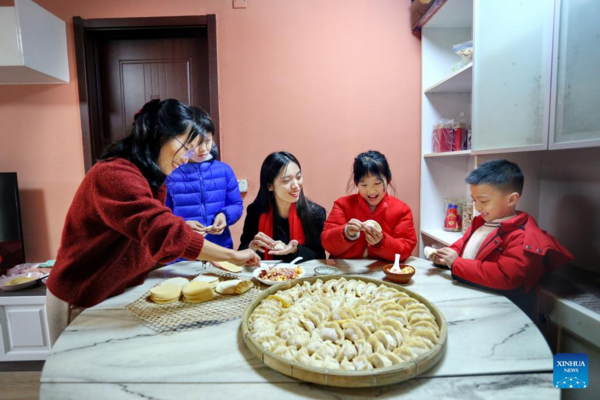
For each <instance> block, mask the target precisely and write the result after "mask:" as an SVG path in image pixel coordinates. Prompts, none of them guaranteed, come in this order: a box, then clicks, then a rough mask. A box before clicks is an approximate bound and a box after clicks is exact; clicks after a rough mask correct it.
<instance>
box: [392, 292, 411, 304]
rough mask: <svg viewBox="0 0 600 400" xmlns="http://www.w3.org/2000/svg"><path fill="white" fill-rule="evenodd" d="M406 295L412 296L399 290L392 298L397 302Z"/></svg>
mask: <svg viewBox="0 0 600 400" xmlns="http://www.w3.org/2000/svg"><path fill="white" fill-rule="evenodd" d="M405 297H410V296H409V295H407V294H406V293H404V292H397V293H394V294H393V295H392V297H390V300H393V301H395V302H396V303H397V302H398V301H400V300H401V299H403V298H405Z"/></svg>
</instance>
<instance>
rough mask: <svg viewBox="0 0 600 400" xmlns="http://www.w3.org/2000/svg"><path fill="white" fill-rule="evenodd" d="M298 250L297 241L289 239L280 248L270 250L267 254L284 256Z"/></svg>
mask: <svg viewBox="0 0 600 400" xmlns="http://www.w3.org/2000/svg"><path fill="white" fill-rule="evenodd" d="M297 251H298V241H297V240H290V242H289V243H288V244H287V245H286V246H285V248H283V249H281V250H271V251H269V254H271V255H273V256H284V255H286V254H295V253H296V252H297Z"/></svg>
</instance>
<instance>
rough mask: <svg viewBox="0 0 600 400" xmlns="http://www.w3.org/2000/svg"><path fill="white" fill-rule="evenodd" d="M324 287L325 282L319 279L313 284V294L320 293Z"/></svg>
mask: <svg viewBox="0 0 600 400" xmlns="http://www.w3.org/2000/svg"><path fill="white" fill-rule="evenodd" d="M322 286H323V281H322V280H321V279H317V280H316V281H315V282H314V283H313V284H312V292H313V293H314V292H318V291H319V290H320V289H321V287H322Z"/></svg>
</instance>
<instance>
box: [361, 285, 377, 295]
mask: <svg viewBox="0 0 600 400" xmlns="http://www.w3.org/2000/svg"><path fill="white" fill-rule="evenodd" d="M376 290H377V285H376V284H374V283H373V282H369V283H367V287H366V288H365V294H364V295H365V296H366V295H370V294H373V293H375V291H376Z"/></svg>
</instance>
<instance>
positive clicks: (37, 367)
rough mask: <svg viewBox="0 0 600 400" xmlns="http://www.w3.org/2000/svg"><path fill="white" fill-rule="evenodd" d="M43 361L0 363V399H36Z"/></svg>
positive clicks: (38, 396) (38, 395) (38, 393)
mask: <svg viewBox="0 0 600 400" xmlns="http://www.w3.org/2000/svg"><path fill="white" fill-rule="evenodd" d="M43 367H44V362H43V361H27V362H2V363H0V388H2V389H0V400H38V399H39V398H40V377H41V375H42V368H43Z"/></svg>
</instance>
